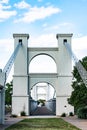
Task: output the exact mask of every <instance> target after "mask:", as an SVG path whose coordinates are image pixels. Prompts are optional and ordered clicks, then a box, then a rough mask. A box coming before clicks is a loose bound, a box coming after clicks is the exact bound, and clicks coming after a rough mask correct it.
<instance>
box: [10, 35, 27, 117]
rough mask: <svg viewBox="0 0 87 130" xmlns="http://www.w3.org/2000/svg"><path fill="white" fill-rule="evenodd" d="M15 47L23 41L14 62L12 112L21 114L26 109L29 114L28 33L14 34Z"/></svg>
mask: <svg viewBox="0 0 87 130" xmlns="http://www.w3.org/2000/svg"><path fill="white" fill-rule="evenodd" d="M13 38H14V48H16V46H17V44H19V42H21V43H22V46H21V48H20V49H19V52H18V54H17V56H16V59H15V62H14V75H13V95H12V114H16V115H20V113H21V111H25V113H26V114H27V115H29V92H28V90H29V89H28V62H27V59H28V57H27V56H28V55H27V47H28V38H29V35H28V34H13Z"/></svg>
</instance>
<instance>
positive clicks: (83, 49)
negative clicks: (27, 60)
mask: <svg viewBox="0 0 87 130" xmlns="http://www.w3.org/2000/svg"><path fill="white" fill-rule="evenodd" d="M13 33H28V34H29V35H30V39H29V46H57V40H56V34H57V33H73V38H72V46H73V51H74V52H75V54H76V55H77V57H78V58H79V59H81V58H82V57H84V56H86V55H87V0H0V61H1V64H0V68H3V66H4V65H5V64H6V62H7V60H8V58H9V57H10V55H11V53H12V52H13V36H12V35H13Z"/></svg>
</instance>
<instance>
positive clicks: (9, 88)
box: [5, 81, 13, 105]
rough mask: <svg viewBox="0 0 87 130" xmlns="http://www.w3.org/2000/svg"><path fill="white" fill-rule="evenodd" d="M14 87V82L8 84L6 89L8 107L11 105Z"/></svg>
mask: <svg viewBox="0 0 87 130" xmlns="http://www.w3.org/2000/svg"><path fill="white" fill-rule="evenodd" d="M12 87H13V82H12V81H11V82H10V83H7V84H6V87H5V104H6V105H11V95H12Z"/></svg>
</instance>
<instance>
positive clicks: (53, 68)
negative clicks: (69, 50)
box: [28, 53, 58, 73]
mask: <svg viewBox="0 0 87 130" xmlns="http://www.w3.org/2000/svg"><path fill="white" fill-rule="evenodd" d="M35 60H36V61H35ZM34 62H35V63H34ZM41 62H42V63H41ZM35 65H36V66H35ZM28 66H29V73H38V72H39V73H57V72H58V68H57V63H56V59H55V58H54V57H53V56H51V55H50V54H47V53H38V54H36V55H34V56H33V57H32V58H31V59H30V61H29V65H28ZM33 66H34V67H33ZM36 67H37V68H36ZM44 67H45V68H44ZM46 67H48V70H47V69H46ZM35 68H36V70H38V71H36V70H35ZM38 68H39V69H38ZM40 68H41V70H40ZM32 69H33V71H32ZM46 70H47V72H46Z"/></svg>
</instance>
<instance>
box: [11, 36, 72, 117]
mask: <svg viewBox="0 0 87 130" xmlns="http://www.w3.org/2000/svg"><path fill="white" fill-rule="evenodd" d="M13 37H14V47H15V48H16V46H17V44H18V43H19V42H21V43H22V47H21V48H20V50H19V51H18V54H17V56H16V59H15V61H14V75H13V95H12V114H16V115H19V114H20V112H21V111H25V112H26V114H27V115H29V114H30V90H31V88H32V86H34V85H35V84H36V83H38V82H42V81H44V82H46V83H49V84H51V85H52V86H54V88H55V90H56V115H61V114H62V113H64V112H65V113H67V114H69V112H73V107H72V106H71V105H69V104H68V102H67V99H68V98H69V97H70V95H71V92H72V88H71V82H72V74H71V72H72V59H71V57H70V55H69V53H68V52H67V49H66V48H65V46H64V42H65V41H67V42H68V43H69V44H70V47H71V38H72V34H57V40H58V47H51V48H50V47H47V48H46V47H44V48H41V47H39V48H36V47H34V48H30V47H28V39H29V35H28V34H13ZM40 54H45V55H48V56H50V57H51V58H52V59H53V60H54V61H55V63H56V66H57V72H56V73H45V74H43V73H33V74H32V73H29V64H30V62H31V60H32V59H33V58H34V57H35V56H38V55H40Z"/></svg>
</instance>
